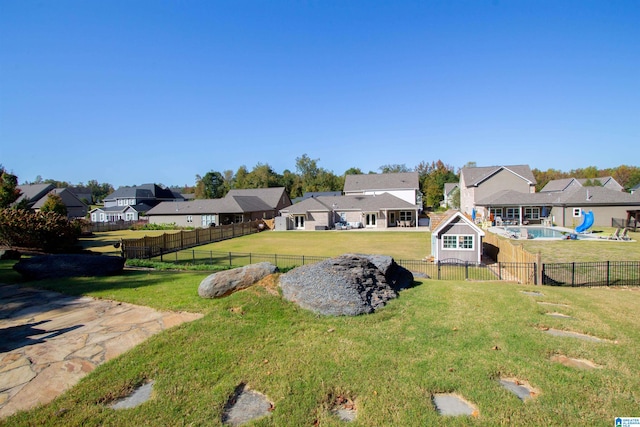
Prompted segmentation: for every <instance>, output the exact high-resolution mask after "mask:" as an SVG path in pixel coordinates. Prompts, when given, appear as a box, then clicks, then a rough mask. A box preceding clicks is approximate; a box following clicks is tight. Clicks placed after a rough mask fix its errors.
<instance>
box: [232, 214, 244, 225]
mask: <svg viewBox="0 0 640 427" xmlns="http://www.w3.org/2000/svg"><path fill="white" fill-rule="evenodd" d="M233 221H234V222H235V223H236V224H237V223H241V222H242V221H244V216H242V215H236V216H235V217H234V220H233Z"/></svg>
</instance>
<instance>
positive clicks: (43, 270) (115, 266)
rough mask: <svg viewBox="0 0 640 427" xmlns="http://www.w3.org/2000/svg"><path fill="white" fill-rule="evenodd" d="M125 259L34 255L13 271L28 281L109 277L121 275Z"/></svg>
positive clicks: (16, 265) (75, 255) (77, 255)
mask: <svg viewBox="0 0 640 427" xmlns="http://www.w3.org/2000/svg"><path fill="white" fill-rule="evenodd" d="M124 263H125V259H124V258H121V257H118V256H108V255H89V254H54V255H36V256H33V257H31V258H23V259H21V260H20V261H18V262H17V263H16V264H15V265H14V266H13V268H14V270H16V271H17V272H18V273H20V274H21V275H22V276H23V277H24V278H25V279H28V280H41V279H49V278H58V277H81V276H111V275H115V274H120V273H122V269H123V268H124Z"/></svg>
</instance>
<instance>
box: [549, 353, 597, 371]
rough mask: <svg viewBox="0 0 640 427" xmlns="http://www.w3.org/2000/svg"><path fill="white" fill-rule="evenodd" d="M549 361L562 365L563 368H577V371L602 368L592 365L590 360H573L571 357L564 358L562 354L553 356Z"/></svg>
mask: <svg viewBox="0 0 640 427" xmlns="http://www.w3.org/2000/svg"><path fill="white" fill-rule="evenodd" d="M551 361H552V362H556V363H560V364H563V365H564V366H568V367H570V368H577V369H586V370H590V369H601V368H602V366H600V365H598V364H596V363H593V362H592V361H590V360H587V359H576V358H573V357H568V356H565V355H563V354H556V355H554V356H551Z"/></svg>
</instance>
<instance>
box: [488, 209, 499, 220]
mask: <svg viewBox="0 0 640 427" xmlns="http://www.w3.org/2000/svg"><path fill="white" fill-rule="evenodd" d="M489 214H493V217H494V218H495V217H498V216H499V217H501V218H502V208H491V209H489Z"/></svg>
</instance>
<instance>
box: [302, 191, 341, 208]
mask: <svg viewBox="0 0 640 427" xmlns="http://www.w3.org/2000/svg"><path fill="white" fill-rule="evenodd" d="M319 196H342V191H309V192H306V193H304V194H303V195H302V197H296V198H295V199H293V200H291V203H293V204H294V205H295V204H296V203H299V202H301V201H303V200H306V199H308V198H310V197H319Z"/></svg>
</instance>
